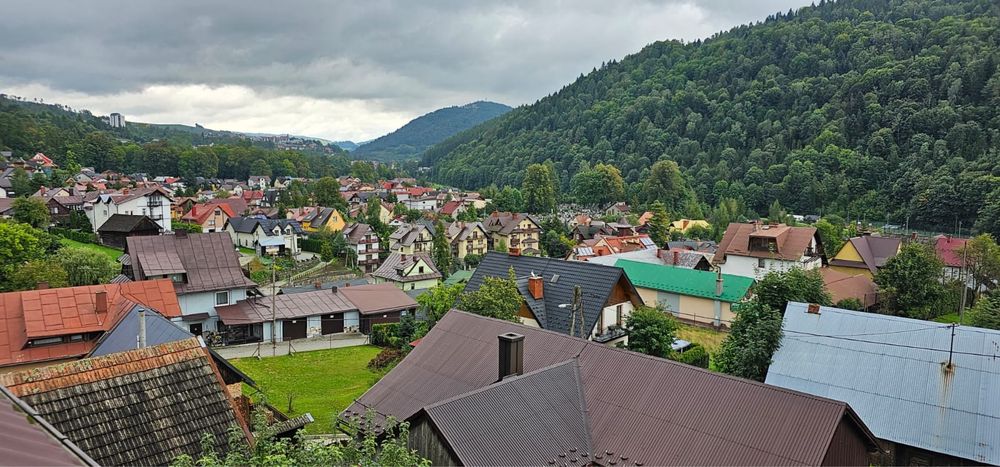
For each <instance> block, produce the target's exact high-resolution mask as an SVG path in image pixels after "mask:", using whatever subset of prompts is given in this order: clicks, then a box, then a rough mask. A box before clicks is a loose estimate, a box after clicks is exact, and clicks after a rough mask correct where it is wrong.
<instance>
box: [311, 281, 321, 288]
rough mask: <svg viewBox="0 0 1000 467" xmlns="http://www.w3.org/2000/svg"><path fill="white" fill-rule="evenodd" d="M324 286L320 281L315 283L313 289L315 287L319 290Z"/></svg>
mask: <svg viewBox="0 0 1000 467" xmlns="http://www.w3.org/2000/svg"><path fill="white" fill-rule="evenodd" d="M322 285H323V284H321V283H320V282H319V281H316V282H313V287H315V288H317V289H318V288H320V287H321V286H322Z"/></svg>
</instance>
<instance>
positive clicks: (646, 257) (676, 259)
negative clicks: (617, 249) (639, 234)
mask: <svg viewBox="0 0 1000 467" xmlns="http://www.w3.org/2000/svg"><path fill="white" fill-rule="evenodd" d="M620 259H627V260H630V261H639V262H642V263H650V264H660V265H666V266H674V267H678V268H687V269H697V270H699V271H709V270H711V269H712V263H711V261H709V260H708V258H707V257H706V256H705V255H704V254H702V253H698V252H696V251H690V250H681V249H673V250H664V249H662V248H647V249H644V250H635V251H629V252H626V253H614V254H610V255H603V256H595V257H592V258H590V259H588V260H587V261H588V262H591V263H597V264H605V265H608V266H614V265H615V263H616V262H617V261H618V260H620Z"/></svg>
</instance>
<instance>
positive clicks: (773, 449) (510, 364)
mask: <svg viewBox="0 0 1000 467" xmlns="http://www.w3.org/2000/svg"><path fill="white" fill-rule="evenodd" d="M574 264H577V265H579V264H584V265H585V264H586V263H574ZM445 383H446V384H445ZM366 412H371V413H374V415H375V421H376V423H380V424H381V423H384V421H385V419H386V418H387V417H392V418H394V419H396V420H401V421H406V422H409V424H410V430H409V436H410V438H409V444H408V445H409V447H410V448H412V449H416V450H417V452H418V453H419V454H420V455H421V456H423V457H425V458H427V459H429V460H430V461H431V464H433V465H561V464H562V463H566V464H567V465H591V464H595V465H608V466H614V465H621V466H626V465H629V466H631V465H635V466H641V465H650V466H659V465H780V464H796V465H814V466H819V465H857V466H867V465H869V464H868V452H869V451H871V450H874V449H876V445H875V440H874V438H873V437H872V435H871V432H869V431H868V429H867V428H866V427H865V424H864V422H863V421H862V419H861V418H858V416H857V415H856V414H855V413H854V411H853V410H852V409H851V407H850V406H849V405H848V404H846V403H843V402H839V401H835V400H831V399H826V398H823V397H817V396H811V395H807V394H803V393H801V392H795V391H787V390H783V389H780V388H775V387H772V386H768V385H764V384H761V383H758V382H755V381H748V380H744V379H740V378H733V377H731V376H726V375H722V374H719V373H713V372H710V371H707V370H703V369H701V368H697V367H694V366H690V365H685V364H682V363H678V362H673V361H670V360H666V359H661V358H656V357H651V356H648V355H643V354H639V353H636V352H630V351H627V350H624V349H618V348H613V347H608V346H605V345H600V344H597V343H594V342H591V341H587V340H583V339H579V338H573V337H570V336H567V335H564V334H559V333H553V332H549V331H546V330H543V329H538V328H533V327H530V326H525V325H520V324H516V323H511V322H508V321H501V320H496V319H491V318H486V317H483V316H479V315H475V314H471V313H466V312H463V311H459V310H451V311H449V312H448V313H446V314H445V315H444V317H443V318H442V319H441V320H440V321H438V323H437V324H436V325H435V326H434V328H433V329H431V330H430V332H428V333H427V335H426V336H425V337H423V338H422V339H421V340H420V342H419V343H417V345H416V347H415V348H414V349H413V350H412V351H411V352H410V354H409V355H408V356H407V357H406V358H405V359H404V360H403V361H401V362H400V363H399V364H398V365H397V366H396V367H395V368H394V369H393V370H392V371H390V372H389V374H387V375H386V376H385V377H383V378H382V379H381V380H379V381H378V382H377V383H375V385H374V386H373V387H372V388H371V389H369V390H368V391H367V392H365V394H363V395H362V396H361V397H359V398H358V399H357V400H356V401H355V402H354V403H352V404H351V405H350V406H349V407H348V408H347V409H346V410H345V411H343V412H341V414H340V416H339V421H340V422H341V423H345V424H346V423H348V422H349V420H351V419H352V418H355V417H359V416H363V415H364V414H365V413H366ZM498 420H503V422H502V423H497V421H498Z"/></svg>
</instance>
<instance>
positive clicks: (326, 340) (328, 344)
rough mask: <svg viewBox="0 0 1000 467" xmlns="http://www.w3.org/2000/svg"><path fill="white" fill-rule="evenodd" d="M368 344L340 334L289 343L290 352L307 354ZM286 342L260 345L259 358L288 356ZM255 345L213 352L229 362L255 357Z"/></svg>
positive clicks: (360, 337) (360, 338)
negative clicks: (314, 351)
mask: <svg viewBox="0 0 1000 467" xmlns="http://www.w3.org/2000/svg"><path fill="white" fill-rule="evenodd" d="M367 343H368V337H367V336H365V335H363V334H341V335H338V336H334V337H331V336H323V337H314V338H312V339H296V340H293V341H291V348H292V351H293V352H295V353H299V352H309V351H312V350H323V349H335V348H339V347H353V346H356V345H364V344H367ZM288 344H289V343H288V342H278V343H277V344H276V345H275V346H274V348H273V354H272V348H271V344H270V343H264V342H262V343H261V344H260V356H261V357H271V356H281V355H287V354H288V348H289V345H288ZM257 348H258V346H257V344H243V345H227V346H225V347H215V348H214V349H213V350H215V351H216V352H218V354H219V355H222V357H223V358H225V359H227V360H230V359H234V358H245V357H254V356H256V355H257Z"/></svg>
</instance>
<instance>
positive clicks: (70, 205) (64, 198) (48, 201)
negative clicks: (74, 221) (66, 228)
mask: <svg viewBox="0 0 1000 467" xmlns="http://www.w3.org/2000/svg"><path fill="white" fill-rule="evenodd" d="M83 199H84V198H83V196H82V195H53V196H44V197H41V200H42V201H43V202H44V203H45V207H46V208H47V209H48V211H49V218H50V219H52V222H53V223H60V222H65V221H66V220H67V219H69V216H71V215H72V214H73V212H83Z"/></svg>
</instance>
